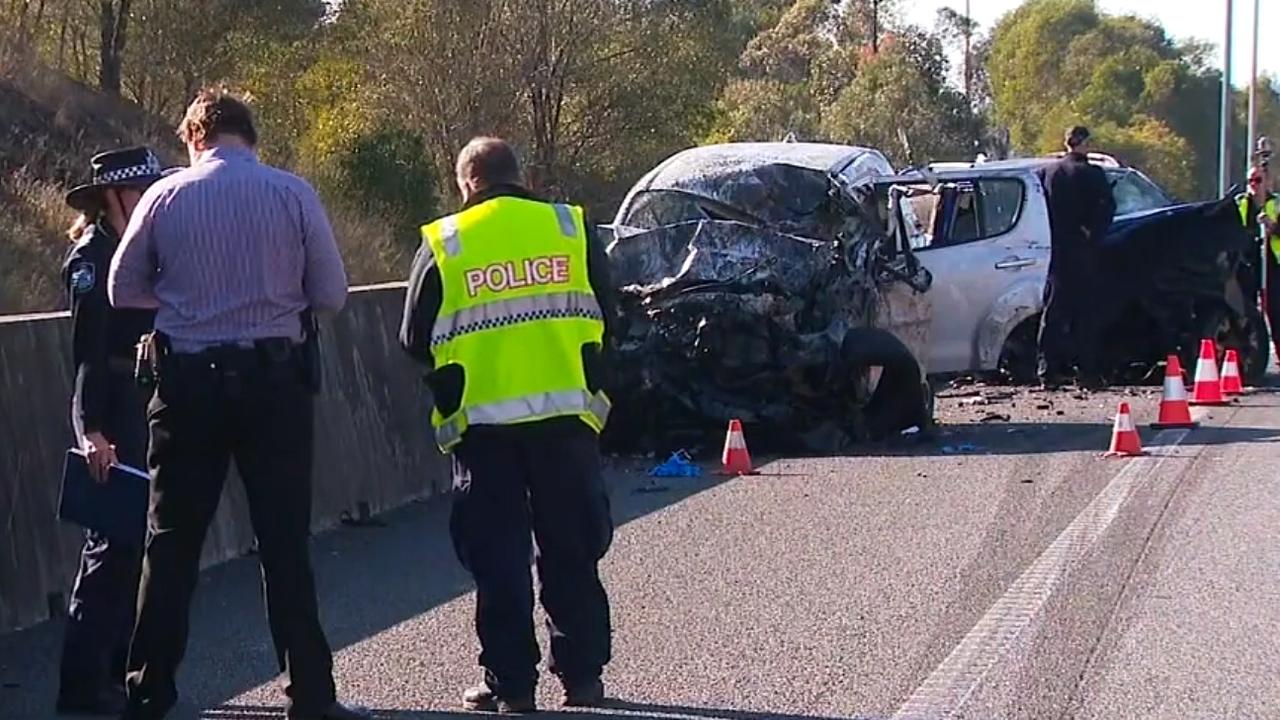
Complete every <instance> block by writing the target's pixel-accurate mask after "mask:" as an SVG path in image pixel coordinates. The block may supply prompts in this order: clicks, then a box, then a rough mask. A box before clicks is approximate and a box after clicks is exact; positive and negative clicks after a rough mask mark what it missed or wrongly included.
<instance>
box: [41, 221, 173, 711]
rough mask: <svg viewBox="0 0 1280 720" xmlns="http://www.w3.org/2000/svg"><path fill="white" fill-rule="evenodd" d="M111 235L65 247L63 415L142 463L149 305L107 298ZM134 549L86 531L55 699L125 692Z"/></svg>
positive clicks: (81, 431)
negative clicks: (138, 378)
mask: <svg viewBox="0 0 1280 720" xmlns="http://www.w3.org/2000/svg"><path fill="white" fill-rule="evenodd" d="M117 242H118V238H117V237H116V234H115V232H114V231H113V230H112V229H111V228H110V227H109V226H108V225H107V224H106V223H105V222H99V223H97V224H95V225H93V226H91V227H90V228H89V229H88V230H87V231H86V232H85V234H84V235H83V236H82V237H81V238H80V240H79V241H78V242H76V244H75V245H74V246H73V247H72V248H71V250H70V252H69V253H68V254H67V257H66V261H65V262H64V264H63V268H62V278H63V282H64V284H65V286H66V288H67V291H68V294H69V297H70V301H71V318H72V320H71V322H72V361H73V363H74V366H75V371H76V375H75V392H74V395H73V397H72V401H71V408H72V409H71V423H72V427H73V429H74V431H75V434H76V438H77V440H78V444H80V445H83V439H84V436H85V435H86V434H87V433H92V432H99V433H102V435H103V436H105V437H106V438H107V441H108V442H110V443H112V444H113V445H115V447H116V455H117V457H118V458H119V461H120V462H121V463H124V464H126V465H132V466H134V467H137V468H145V467H146V449H147V420H146V397H145V395H144V394H143V392H142V391H141V390H140V389H139V388H138V387H137V384H136V382H135V380H134V375H133V366H134V353H135V349H134V346H135V344H136V343H137V342H138V338H139V337H140V336H141V335H144V334H146V333H148V332H150V331H151V326H152V322H153V320H154V318H155V313H154V312H152V311H149V310H120V309H116V308H113V307H111V304H110V303H109V302H108V301H107V269H108V267H109V265H110V262H111V255H112V253H113V252H115V248H116V244H117ZM141 555H142V548H141V547H135V546H130V545H121V544H120V543H119V542H118V541H112V540H108V539H107V538H105V537H103V536H101V535H99V534H98V533H95V532H93V531H86V532H85V543H84V549H83V551H82V553H81V556H80V571H79V574H78V575H77V576H76V581H75V589H74V590H73V591H72V594H71V603H70V608H69V619H68V623H67V630H66V637H65V641H64V644H63V648H62V667H61V689H60V691H59V705H60V706H63V707H64V708H66V707H70V706H86V705H94V704H95V703H97V702H99V701H100V699H101V698H102V697H103V696H104V695H109V694H111V693H118V692H123V689H124V672H125V660H126V655H127V651H128V642H129V634H130V631H131V629H132V627H133V612H134V601H135V598H136V595H137V590H138V575H139V573H140V571H141V562H142V561H141Z"/></svg>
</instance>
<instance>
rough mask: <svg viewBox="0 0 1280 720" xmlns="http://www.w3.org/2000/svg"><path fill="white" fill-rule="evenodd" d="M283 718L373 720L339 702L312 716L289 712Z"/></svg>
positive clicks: (368, 715) (371, 716) (364, 713)
mask: <svg viewBox="0 0 1280 720" xmlns="http://www.w3.org/2000/svg"><path fill="white" fill-rule="evenodd" d="M285 717H286V718H288V720H373V715H371V714H369V713H368V712H365V711H364V710H361V709H358V708H354V707H348V706H346V705H343V704H342V703H340V702H335V703H334V704H332V705H330V706H329V707H327V708H325V709H324V710H321V711H320V712H319V713H317V714H314V715H311V714H307V713H294V712H289V713H286V714H285Z"/></svg>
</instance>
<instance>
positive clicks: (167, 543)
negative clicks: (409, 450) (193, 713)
mask: <svg viewBox="0 0 1280 720" xmlns="http://www.w3.org/2000/svg"><path fill="white" fill-rule="evenodd" d="M211 363H213V364H214V365H216V367H213V368H211V367H210V364H211ZM312 403H313V398H312V396H311V394H310V391H309V390H308V389H307V388H306V386H305V385H304V384H303V381H302V377H301V371H300V368H299V366H298V365H297V363H295V362H293V361H268V360H267V359H266V358H265V357H262V356H261V354H260V353H258V352H256V351H253V350H234V351H229V352H226V353H220V354H216V355H210V354H202V355H198V356H197V355H189V356H183V355H171V356H169V357H167V358H166V359H165V361H164V362H163V364H162V366H161V368H160V377H159V385H158V388H157V391H156V395H155V397H154V398H153V399H152V401H151V407H150V410H149V416H150V422H151V448H150V454H149V461H150V469H151V512H150V526H151V532H150V534H149V537H148V539H147V546H146V552H145V556H144V560H143V568H142V584H141V588H140V590H139V594H140V599H139V603H138V620H137V629H136V630H135V632H134V637H133V644H132V646H131V647H130V652H129V678H128V685H129V714H128V717H130V718H159V717H161V716H162V715H163V714H164V713H165V712H167V711H168V710H169V708H171V707H172V706H173V704H174V702H175V701H176V700H177V688H176V685H175V683H174V675H175V672H176V670H177V668H178V664H179V662H181V660H182V656H183V653H184V652H185V650H186V645H187V631H188V613H189V611H190V606H191V598H192V594H193V593H194V591H195V588H196V581H197V575H198V571H199V561H200V550H201V546H202V545H203V543H204V537H205V532H206V530H207V529H208V527H209V523H210V521H211V520H212V519H213V515H214V511H215V510H216V509H217V507H218V499H219V497H220V496H221V494H222V486H223V483H224V481H225V479H226V475H227V470H228V464H229V461H230V459H231V458H235V462H236V467H237V469H238V470H239V471H240V477H241V478H242V479H243V480H244V486H245V492H246V495H247V496H248V501H249V513H250V519H251V520H252V523H253V529H254V533H255V534H256V535H257V538H258V550H259V555H260V558H261V562H262V574H263V580H264V585H265V596H266V602H267V618H268V621H269V624H270V626H271V637H272V640H273V641H274V642H275V648H276V657H277V660H278V661H279V665H280V670H281V671H282V672H287V673H288V676H289V684H288V685H287V687H286V689H285V692H286V694H287V695H288V697H289V700H290V711H291V712H297V713H313V712H317V711H319V710H321V709H324V708H326V707H327V706H329V705H330V704H331V703H332V702H333V700H334V686H333V676H332V666H333V658H332V655H331V653H330V649H329V645H328V641H327V640H326V639H325V635H324V631H323V630H322V629H321V627H320V618H319V613H318V610H317V606H316V592H315V583H314V580H313V579H312V573H311V561H310V558H309V555H308V548H307V541H308V536H309V531H310V523H311V462H312V458H311V451H312V444H313V426H312V421H313V409H312Z"/></svg>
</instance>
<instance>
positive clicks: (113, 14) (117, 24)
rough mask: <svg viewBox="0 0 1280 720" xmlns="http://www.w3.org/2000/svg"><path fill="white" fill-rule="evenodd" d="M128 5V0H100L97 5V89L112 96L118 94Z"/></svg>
mask: <svg viewBox="0 0 1280 720" xmlns="http://www.w3.org/2000/svg"><path fill="white" fill-rule="evenodd" d="M129 3H130V0H101V2H100V3H99V7H100V8H101V14H100V15H99V23H100V27H99V29H100V30H101V42H100V44H99V46H98V51H99V58H100V64H99V67H98V87H100V88H101V89H102V91H103V92H106V93H110V94H112V95H119V94H120V85H121V79H122V78H121V76H122V69H123V67H124V45H125V39H126V37H127V35H126V33H127V31H128V27H129Z"/></svg>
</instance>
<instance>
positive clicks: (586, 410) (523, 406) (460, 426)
mask: <svg viewBox="0 0 1280 720" xmlns="http://www.w3.org/2000/svg"><path fill="white" fill-rule="evenodd" d="M612 407H613V406H612V403H610V402H609V398H608V396H606V395H605V394H604V393H602V392H601V393H595V394H594V395H593V394H591V393H589V392H586V391H585V390H564V391H561V392H549V393H539V394H537V395H526V396H525V397H521V398H513V399H511V400H503V401H501V402H495V403H489V404H487V405H476V406H475V407H471V408H468V409H466V410H465V411H462V412H459V413H456V414H454V415H453V416H452V417H450V418H449V419H448V420H446V421H445V422H444V424H442V425H440V426H439V427H437V428H436V442H437V443H439V444H440V446H441V447H442V448H444V449H446V450H447V449H449V448H450V447H452V446H454V445H456V444H457V443H458V442H459V441H460V440H462V434H463V433H464V432H466V430H467V428H468V427H469V426H471V425H504V424H506V423H511V422H516V421H519V420H523V419H526V418H530V417H554V416H557V415H573V414H585V415H588V416H590V417H591V419H592V420H593V421H594V423H593V424H592V426H593V427H595V428H597V429H600V428H603V427H604V426H605V423H607V422H608V421H609V411H610V410H611V409H612Z"/></svg>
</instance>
